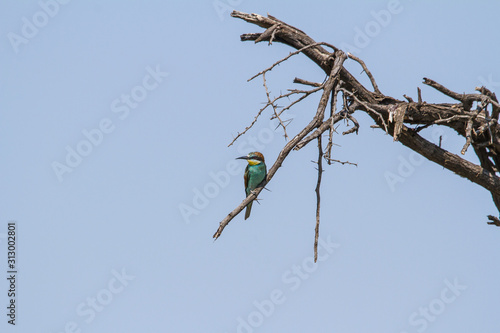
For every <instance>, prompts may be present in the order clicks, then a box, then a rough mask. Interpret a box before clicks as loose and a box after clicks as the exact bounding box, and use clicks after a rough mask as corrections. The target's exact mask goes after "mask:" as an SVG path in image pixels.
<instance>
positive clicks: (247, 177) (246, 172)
mask: <svg viewBox="0 0 500 333" xmlns="http://www.w3.org/2000/svg"><path fill="white" fill-rule="evenodd" d="M249 178H250V175H249V173H248V165H247V167H246V168H245V174H244V175H243V179H245V195H246V196H248V193H247V188H248V179H249Z"/></svg>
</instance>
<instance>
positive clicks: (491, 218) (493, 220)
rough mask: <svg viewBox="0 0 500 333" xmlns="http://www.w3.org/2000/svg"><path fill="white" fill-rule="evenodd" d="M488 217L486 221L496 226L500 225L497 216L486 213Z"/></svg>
mask: <svg viewBox="0 0 500 333" xmlns="http://www.w3.org/2000/svg"><path fill="white" fill-rule="evenodd" d="M488 218H489V219H490V221H488V222H487V223H488V224H489V225H496V226H497V227H500V219H498V217H496V216H493V215H488Z"/></svg>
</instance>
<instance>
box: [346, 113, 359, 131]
mask: <svg viewBox="0 0 500 333" xmlns="http://www.w3.org/2000/svg"><path fill="white" fill-rule="evenodd" d="M346 118H347V119H349V120H350V121H352V122H353V124H354V126H353V127H352V128H350V129H349V130H347V131H345V132H342V135H347V134H351V133H354V132H356V134H358V130H359V123H358V121H357V120H356V118H354V117H353V116H351V115H350V114H347V116H346Z"/></svg>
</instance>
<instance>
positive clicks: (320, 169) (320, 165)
mask: <svg viewBox="0 0 500 333" xmlns="http://www.w3.org/2000/svg"><path fill="white" fill-rule="evenodd" d="M317 163H318V182H317V183H316V190H315V192H316V228H315V229H314V262H316V261H317V260H318V238H319V213H320V202H321V195H320V188H321V174H322V173H323V147H322V146H321V135H320V136H318V162H317Z"/></svg>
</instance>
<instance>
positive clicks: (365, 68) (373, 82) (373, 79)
mask: <svg viewBox="0 0 500 333" xmlns="http://www.w3.org/2000/svg"><path fill="white" fill-rule="evenodd" d="M347 56H348V57H349V58H351V59H352V60H355V61H357V62H358V63H359V64H360V65H361V67H363V70H364V71H365V73H366V75H367V76H368V78H369V79H370V81H371V83H372V86H373V90H375V92H376V93H377V94H380V95H382V93H381V92H380V90H379V89H378V86H377V82H375V78H374V77H373V75H372V73H371V72H370V71H369V70H368V67H366V64H365V62H364V61H363V60H361V59H359V58H358V57H356V56H354V55H352V54H350V53H347Z"/></svg>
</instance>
